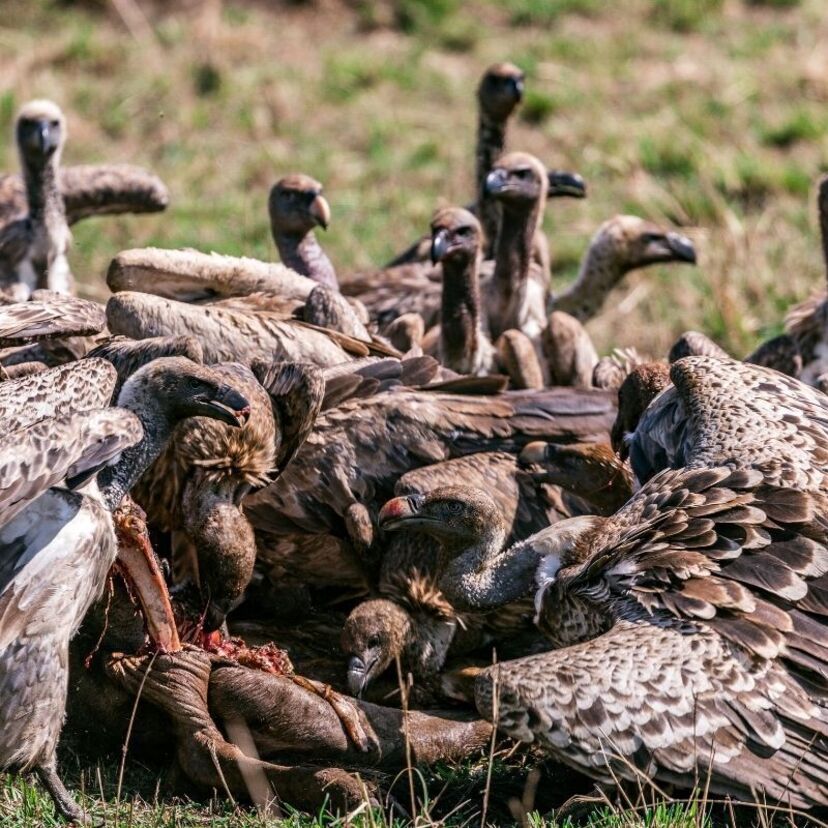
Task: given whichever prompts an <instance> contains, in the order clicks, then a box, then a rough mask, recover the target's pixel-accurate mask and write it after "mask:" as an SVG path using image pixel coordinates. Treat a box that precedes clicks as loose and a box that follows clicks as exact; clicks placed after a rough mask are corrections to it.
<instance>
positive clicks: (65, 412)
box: [0, 358, 248, 820]
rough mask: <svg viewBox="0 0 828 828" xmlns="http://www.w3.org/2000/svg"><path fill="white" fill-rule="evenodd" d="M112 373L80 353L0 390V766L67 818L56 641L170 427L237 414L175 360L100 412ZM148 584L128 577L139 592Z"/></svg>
mask: <svg viewBox="0 0 828 828" xmlns="http://www.w3.org/2000/svg"><path fill="white" fill-rule="evenodd" d="M115 379H116V376H115V370H114V369H113V368H112V366H110V365H109V364H108V363H106V362H104V361H103V360H98V359H89V360H84V361H83V362H80V363H75V364H74V365H71V366H66V367H65V368H56V369H53V370H52V371H47V372H44V373H42V374H38V375H36V376H33V377H26V378H24V379H21V380H16V381H9V382H5V383H3V384H2V385H0V409H1V410H2V411H3V413H4V414H6V415H7V416H5V417H3V426H4V430H3V433H2V434H0V479H2V481H3V482H2V483H0V486H2V491H3V494H2V495H0V498H2V500H0V504H1V505H2V509H3V512H2V518H0V549H2V550H3V555H2V560H3V565H2V567H0V767H2V768H3V769H6V770H16V771H26V770H30V769H34V770H36V771H37V773H38V776H39V777H40V779H41V781H42V782H43V784H44V785H45V787H46V788H47V789H48V791H49V793H50V794H51V796H52V798H53V799H54V801H55V807H56V809H57V811H58V812H59V813H60V814H61V815H62V816H63V817H65V818H67V819H71V820H79V819H82V817H83V815H82V813H81V811H80V809H79V808H78V806H77V804H76V803H75V802H74V801H73V800H72V798H71V796H70V795H69V793H68V791H67V790H66V788H65V787H64V786H63V783H62V782H61V780H60V778H59V776H58V774H57V769H56V762H55V749H56V746H57V741H58V737H59V735H60V730H61V726H62V723H63V713H64V709H65V706H66V688H67V681H68V675H67V664H68V647H69V640H70V639H71V637H72V636H73V635H74V633H75V632H76V631H77V629H78V627H79V626H80V623H81V621H82V619H83V616H84V615H85V613H86V611H87V610H88V609H89V607H90V606H91V604H92V603H93V602H94V601H95V599H96V598H97V597H98V596H99V595H100V592H101V591H102V589H103V585H104V582H105V577H106V574H107V572H108V570H109V567H110V566H111V565H112V563H113V562H114V561H115V557H116V552H117V541H116V536H115V529H114V524H113V518H112V513H113V512H114V511H115V510H116V509H117V507H118V506H119V504H120V503H121V501H122V499H123V498H124V496H125V495H126V493H127V492H128V491H129V489H130V488H131V486H132V485H133V483H134V482H135V481H136V480H137V478H138V477H139V476H140V474H141V473H142V472H143V470H144V469H145V468H146V466H147V465H148V464H149V463H151V462H152V461H153V460H154V459H155V457H156V456H157V455H158V454H159V452H160V451H161V450H162V448H163V446H164V442H165V441H166V440H167V439H168V438H169V435H170V433H171V432H172V429H173V428H174V426H175V424H176V423H177V422H178V421H179V420H181V419H183V418H185V417H188V416H192V415H196V414H198V415H201V416H210V417H215V418H219V419H221V420H223V421H224V422H227V423H233V424H236V425H239V424H241V423H242V422H244V420H245V418H246V416H247V410H248V404H247V400H245V399H244V397H242V396H241V395H240V394H239V393H238V392H237V391H235V390H234V389H232V388H230V387H229V386H227V385H225V384H223V383H222V382H221V381H220V378H219V377H218V376H217V375H216V374H215V373H214V372H212V371H211V370H210V369H207V368H205V367H203V366H199V365H196V364H194V363H191V362H190V361H189V360H186V359H182V358H169V359H161V360H156V361H155V362H153V363H151V364H149V365H147V366H145V367H144V368H142V369H141V370H139V371H138V372H136V373H135V375H134V376H133V377H132V378H131V379H130V380H129V381H128V382H127V383H126V384H125V385H124V387H123V388H122V389H121V393H120V395H119V397H118V407H116V408H107V407H106V406H107V404H108V402H109V398H110V397H111V394H112V390H113V388H114V386H115ZM15 392H16V393H15ZM61 480H65V483H66V486H65V487H60V486H57V485H56V484H57V483H59V482H61ZM143 577H144V578H145V579H146V578H149V576H146V575H144V576H143ZM146 582H147V581H146V580H142V579H141V577H138V576H136V582H135V583H136V587H138V588H139V590H140V588H141V586H142V584H143V583H146ZM149 583H150V586H152V585H155V586H157V581H153V580H152V579H151V578H150V579H149ZM150 605H151V602H150ZM159 643H160V644H161V645H162V646H163V645H164V641H163V640H162V641H160V642H159Z"/></svg>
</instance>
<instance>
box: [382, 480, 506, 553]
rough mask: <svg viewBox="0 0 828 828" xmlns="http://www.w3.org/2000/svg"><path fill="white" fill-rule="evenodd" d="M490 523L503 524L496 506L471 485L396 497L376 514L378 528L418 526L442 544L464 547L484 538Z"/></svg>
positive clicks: (445, 487)
mask: <svg viewBox="0 0 828 828" xmlns="http://www.w3.org/2000/svg"><path fill="white" fill-rule="evenodd" d="M493 523H502V518H501V517H500V512H499V510H498V508H497V505H496V504H495V502H494V501H493V500H492V498H491V497H489V495H488V494H486V492H484V491H482V490H481V489H475V488H473V487H471V486H440V487H438V488H436V489H433V490H432V491H430V492H428V493H427V494H413V495H408V496H406V497H395V498H393V499H392V500H389V501H388V502H387V503H386V504H385V505H384V506H383V507H382V509H381V511H380V513H379V525H380V527H381V528H383V529H387V530H391V531H394V530H398V529H405V528H407V529H417V530H419V531H420V532H425V533H427V534H429V535H432V536H434V537H436V538H438V539H439V540H440V541H442V543H443V545H444V547H445V546H446V545H449V546H459V547H464V546H468V545H470V544H474V543H476V542H478V541H480V540H481V539H484V538H487V537H488V536H489V535H490V534H491V530H492V525H493Z"/></svg>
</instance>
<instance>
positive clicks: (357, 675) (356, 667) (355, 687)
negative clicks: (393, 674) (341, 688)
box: [348, 655, 368, 699]
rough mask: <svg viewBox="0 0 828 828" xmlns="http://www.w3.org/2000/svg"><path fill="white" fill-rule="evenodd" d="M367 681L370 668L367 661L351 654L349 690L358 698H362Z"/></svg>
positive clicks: (349, 661)
mask: <svg viewBox="0 0 828 828" xmlns="http://www.w3.org/2000/svg"><path fill="white" fill-rule="evenodd" d="M367 682H368V670H367V669H366V667H365V662H364V661H363V660H362V659H361V658H360V657H359V656H356V655H355V656H351V658H350V659H349V660H348V692H349V693H350V694H351V695H352V696H356V698H358V699H359V698H362V693H363V691H364V690H365V685H366V683H367Z"/></svg>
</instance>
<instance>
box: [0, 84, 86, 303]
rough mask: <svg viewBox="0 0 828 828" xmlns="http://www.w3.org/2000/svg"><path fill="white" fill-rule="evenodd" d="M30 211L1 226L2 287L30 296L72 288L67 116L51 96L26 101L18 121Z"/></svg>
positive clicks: (0, 267) (61, 291) (69, 290)
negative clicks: (64, 175)
mask: <svg viewBox="0 0 828 828" xmlns="http://www.w3.org/2000/svg"><path fill="white" fill-rule="evenodd" d="M15 132H16V137H17V149H18V152H19V153H20V164H21V166H22V168H23V177H24V179H25V182H26V199H27V203H28V213H27V214H26V215H25V216H22V217H20V218H18V219H16V220H14V221H10V222H8V223H6V224H5V225H4V226H3V227H2V228H0V288H3V289H5V290H6V291H7V292H8V293H10V294H11V295H12V296H13V297H14V298H15V299H18V300H25V299H28V298H29V296H30V294H31V293H32V291H34V290H36V289H37V288H48V289H49V290H54V291H58V292H60V293H71V292H72V288H73V286H74V280H73V278H72V272H71V270H70V269H69V262H68V260H67V258H66V254H67V252H68V249H69V244H70V242H71V240H72V234H71V233H70V231H69V225H68V224H67V222H66V211H65V209H64V206H63V199H62V198H61V195H60V189H59V187H58V170H59V168H60V156H61V153H62V152H63V145H64V143H65V142H66V119H65V118H64V117H63V113H62V112H61V111H60V108H59V107H58V106H57V105H56V104H54V103H52V102H51V101H45V100H37V101H30V102H29V103H27V104H25V105H24V106H23V108H22V109H21V110H20V112H19V113H18V115H17V121H16V123H15Z"/></svg>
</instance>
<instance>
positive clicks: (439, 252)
mask: <svg viewBox="0 0 828 828" xmlns="http://www.w3.org/2000/svg"><path fill="white" fill-rule="evenodd" d="M448 249H449V240H448V233H447V231H445V230H438V231H437V232H436V233H435V234H434V235H433V236H432V237H431V263H432V264H433V265H436V264H437V262H440V261H442V260H443V256H445V255H446V252H447V251H448Z"/></svg>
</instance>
